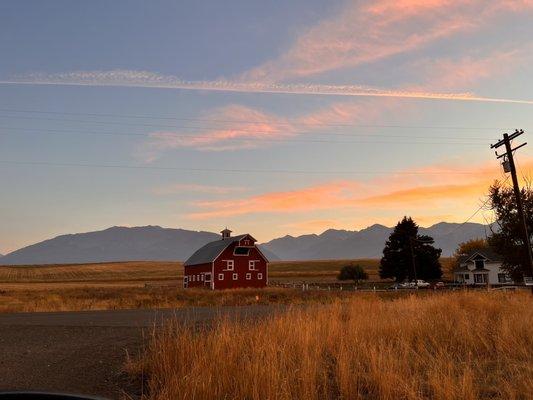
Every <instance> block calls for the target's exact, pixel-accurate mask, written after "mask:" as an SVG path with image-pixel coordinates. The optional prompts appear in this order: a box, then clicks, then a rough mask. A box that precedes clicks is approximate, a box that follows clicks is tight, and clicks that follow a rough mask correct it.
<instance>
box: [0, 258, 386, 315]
mask: <svg viewBox="0 0 533 400" xmlns="http://www.w3.org/2000/svg"><path fill="white" fill-rule="evenodd" d="M349 263H354V264H355V263H358V264H361V265H362V266H363V267H364V268H365V270H366V271H367V272H368V274H369V276H370V281H372V285H374V284H375V282H379V277H378V260H372V259H361V260H345V261H344V260H340V261H339V260H330V261H290V262H275V263H272V264H270V270H269V280H270V282H271V283H272V284H273V285H275V284H283V283H302V282H320V283H328V284H329V283H333V282H337V280H336V276H337V274H338V271H339V270H340V268H341V267H342V266H344V265H347V264H349ZM182 276H183V266H182V264H181V263H179V262H120V263H118V262H117V263H98V264H74V265H42V266H37V265H29V266H0V312H17V311H66V310H72V311H73V310H104V309H124V308H154V307H183V306H191V305H195V306H201V305H237V304H253V302H260V303H264V302H272V303H279V302H285V303H290V302H295V303H300V302H309V301H314V300H315V299H314V297H313V296H311V295H308V294H302V293H301V291H298V290H292V291H288V292H284V291H282V290H281V289H275V288H269V289H266V290H261V291H246V290H245V291H230V292H228V293H220V292H216V293H212V292H209V291H206V290H183V289H181V279H182ZM252 293H253V294H252ZM256 296H259V300H256ZM341 296H347V295H344V294H335V293H330V294H326V293H325V292H322V293H321V294H320V295H316V297H317V298H318V297H320V298H324V302H328V301H330V300H331V299H335V298H338V297H341Z"/></svg>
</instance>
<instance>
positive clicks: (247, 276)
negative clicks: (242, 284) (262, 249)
mask: <svg viewBox="0 0 533 400" xmlns="http://www.w3.org/2000/svg"><path fill="white" fill-rule="evenodd" d="M250 279H252V274H251V273H249V272H248V273H247V274H246V280H247V281H249V280H250Z"/></svg>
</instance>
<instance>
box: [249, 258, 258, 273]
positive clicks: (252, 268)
mask: <svg viewBox="0 0 533 400" xmlns="http://www.w3.org/2000/svg"><path fill="white" fill-rule="evenodd" d="M256 262H257V260H250V261H248V269H249V270H250V271H255V263H256Z"/></svg>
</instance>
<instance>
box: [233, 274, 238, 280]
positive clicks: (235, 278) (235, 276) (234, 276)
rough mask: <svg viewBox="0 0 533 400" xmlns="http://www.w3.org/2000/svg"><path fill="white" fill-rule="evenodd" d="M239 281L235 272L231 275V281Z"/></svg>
mask: <svg viewBox="0 0 533 400" xmlns="http://www.w3.org/2000/svg"><path fill="white" fill-rule="evenodd" d="M238 279H239V274H237V273H236V272H234V273H233V280H234V281H236V280H238Z"/></svg>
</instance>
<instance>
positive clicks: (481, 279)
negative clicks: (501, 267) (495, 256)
mask: <svg viewBox="0 0 533 400" xmlns="http://www.w3.org/2000/svg"><path fill="white" fill-rule="evenodd" d="M474 282H475V283H487V275H486V274H474Z"/></svg>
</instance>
